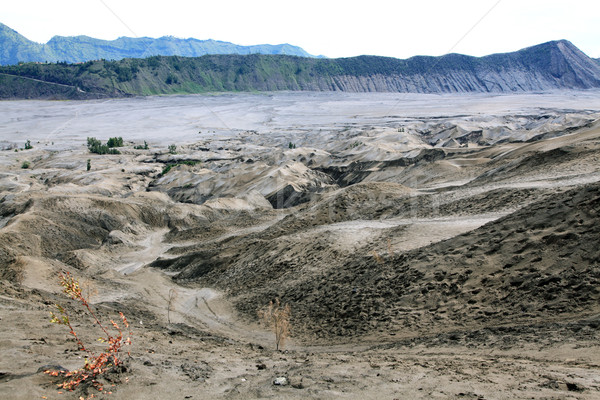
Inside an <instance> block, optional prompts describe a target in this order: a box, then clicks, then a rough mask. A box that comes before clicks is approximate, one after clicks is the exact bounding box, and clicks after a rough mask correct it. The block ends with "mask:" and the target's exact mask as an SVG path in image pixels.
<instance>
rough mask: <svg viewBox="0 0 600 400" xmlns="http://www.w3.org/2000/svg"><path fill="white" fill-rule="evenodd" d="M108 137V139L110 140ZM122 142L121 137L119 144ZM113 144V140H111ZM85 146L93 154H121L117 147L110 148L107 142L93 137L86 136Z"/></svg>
mask: <svg viewBox="0 0 600 400" xmlns="http://www.w3.org/2000/svg"><path fill="white" fill-rule="evenodd" d="M111 139H121V138H111ZM111 139H109V141H110V140H111ZM122 143H123V139H121V145H122ZM113 144H114V141H113ZM87 147H88V150H89V151H90V153H94V154H121V152H120V151H119V150H117V149H114V148H111V147H110V146H108V144H102V142H101V141H99V140H98V139H96V138H95V137H89V138H87Z"/></svg>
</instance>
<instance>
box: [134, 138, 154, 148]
mask: <svg viewBox="0 0 600 400" xmlns="http://www.w3.org/2000/svg"><path fill="white" fill-rule="evenodd" d="M133 148H134V149H136V150H148V149H149V148H150V147H148V143H147V142H146V141H145V140H144V145H143V146H142V145H140V144H138V145H135V146H133Z"/></svg>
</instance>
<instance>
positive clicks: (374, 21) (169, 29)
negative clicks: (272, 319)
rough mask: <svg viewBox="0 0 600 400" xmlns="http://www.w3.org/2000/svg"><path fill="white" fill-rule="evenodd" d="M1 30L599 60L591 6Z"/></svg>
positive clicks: (284, 6) (270, 5)
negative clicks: (566, 45) (562, 43)
mask: <svg viewBox="0 0 600 400" xmlns="http://www.w3.org/2000/svg"><path fill="white" fill-rule="evenodd" d="M3 3H4V4H2V6H1V7H0V22H1V23H3V24H5V25H8V26H9V27H11V28H12V29H14V30H16V31H17V32H19V33H20V34H22V35H23V36H25V37H26V38H28V39H30V40H33V41H36V42H39V43H46V42H47V41H48V40H50V38H51V37H52V36H54V35H60V36H77V35H87V36H91V37H95V38H99V39H106V40H112V39H116V38H118V37H121V36H128V37H142V36H148V37H154V38H157V37H161V36H175V37H180V38H190V37H193V38H196V39H215V40H222V41H226V42H232V43H236V44H241V45H252V44H280V43H289V44H293V45H296V46H300V47H302V48H303V49H304V50H306V51H308V52H309V53H310V54H313V55H325V56H327V57H351V56H357V55H363V54H369V55H379V56H389V57H397V58H408V57H411V56H415V55H431V56H438V55H443V54H447V53H461V54H468V55H472V56H483V55H487V54H492V53H501V52H510V51H516V50H519V49H522V48H525V47H528V46H533V45H536V44H539V43H543V42H547V41H550V40H558V39H567V40H570V41H571V42H572V43H573V44H574V45H575V46H577V47H579V48H580V49H581V50H582V51H583V52H584V53H586V54H587V55H589V56H591V57H595V58H599V57H600V1H598V0H593V1H588V0H570V1H566V0H559V1H556V0H543V1H541V0H452V1H449V0H444V1H438V0H414V1H402V0H395V1H390V0H385V1H382V0H369V1H365V0H362V1H353V0H344V1H338V0H318V1H317V0H296V1H286V0H252V1H249V0H169V1H161V2H156V1H148V0H143V1H142V0H20V1H10V2H9V1H7V0H3Z"/></svg>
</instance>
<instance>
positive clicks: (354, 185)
mask: <svg viewBox="0 0 600 400" xmlns="http://www.w3.org/2000/svg"><path fill="white" fill-rule="evenodd" d="M1 106H2V107H0V148H1V149H2V151H0V282H1V284H0V287H1V293H0V318H1V320H0V322H1V323H0V397H1V398H7V399H8V398H10V399H31V398H42V396H44V398H48V399H55V398H56V399H65V398H76V399H78V398H79V397H80V396H82V397H84V398H85V397H86V396H88V395H91V394H94V396H95V398H123V399H138V398H139V399H142V398H144V399H145V398H166V397H169V398H181V399H184V398H191V399H202V398H239V399H246V398H315V399H322V398H349V399H350V398H373V399H375V398H377V399H382V398H383V399H386V398H387V399H401V398H410V399H412V398H415V399H417V398H422V399H430V398H450V399H458V398H467V399H523V398H531V399H598V398H600V347H599V345H598V343H599V339H600V333H599V328H600V247H599V246H598V240H599V238H600V122H599V119H600V92H597V91H587V92H563V93H560V92H556V93H540V94H527V95H502V96H496V95H495V96H491V95H415V94H375V93H372V94H371V93H369V94H344V93H269V94H221V95H206V96H172V97H147V98H133V99H119V100H109V101H87V102H50V101H11V102H3V103H2V104H1ZM114 136H121V137H123V139H124V140H125V147H123V148H121V149H120V150H121V154H119V155H103V156H100V155H95V154H90V153H89V152H88V151H87V148H86V147H85V144H86V138H87V137H96V138H99V139H101V140H103V141H105V140H107V139H108V138H109V137H114ZM26 140H30V141H31V144H32V145H33V147H34V148H33V149H31V150H23V149H22V148H23V145H24V143H25V141H26ZM144 141H147V143H148V144H149V147H150V149H148V150H138V149H134V145H140V144H143V142H144ZM170 144H175V145H176V146H177V154H169V152H168V150H167V146H168V145H170ZM15 149H18V151H15ZM88 159H89V160H90V164H91V169H90V171H87V170H86V163H87V160H88ZM23 161H28V162H29V163H30V168H27V169H25V168H22V164H23ZM167 165H170V166H171V168H170V170H169V171H167V170H165V169H164V168H165V167H166V166H167ZM58 271H69V272H71V273H72V274H73V275H74V276H75V277H77V278H78V279H79V281H80V282H81V283H82V285H83V287H84V288H85V291H86V293H87V294H89V296H90V299H91V302H92V303H93V305H94V307H95V309H96V310H97V312H98V313H99V315H100V316H101V318H102V319H103V320H105V321H109V320H110V319H115V318H118V312H119V311H122V312H124V314H125V315H126V316H127V317H128V319H129V320H130V322H131V325H132V333H133V337H132V339H133V345H132V347H131V349H130V351H131V357H129V358H127V363H126V366H127V368H126V370H125V371H122V372H121V373H120V374H117V373H111V374H108V375H107V376H106V377H103V378H102V379H101V381H102V382H103V384H104V389H105V390H104V392H108V391H111V392H113V394H107V393H99V392H97V391H95V389H93V388H89V387H86V386H85V385H83V386H81V387H79V388H78V389H76V391H75V392H73V393H63V394H59V393H58V391H57V390H56V387H55V385H54V384H55V383H56V379H55V378H51V377H49V376H47V375H45V374H43V373H40V372H38V369H39V368H40V367H42V366H44V365H49V364H50V365H57V364H58V365H61V366H63V367H64V368H67V369H75V368H77V367H80V366H81V365H82V364H83V357H84V356H85V354H84V353H83V352H81V351H78V350H77V346H76V344H75V342H74V341H73V340H72V339H71V338H70V337H69V334H68V331H67V330H66V329H64V328H65V327H63V326H57V325H54V324H51V323H50V318H49V312H50V311H53V310H54V309H55V308H54V304H55V303H60V304H63V305H65V306H66V308H67V310H68V311H69V313H70V314H71V319H72V320H73V321H76V322H75V324H74V326H75V329H76V330H77V331H78V333H79V334H80V335H81V337H82V339H83V340H84V341H85V343H90V347H93V348H94V349H100V348H101V344H91V343H95V341H96V339H97V338H98V336H100V332H98V331H97V329H96V328H95V327H94V325H93V323H92V321H90V320H89V318H87V317H86V316H85V314H84V313H83V312H82V311H81V310H80V309H79V308H77V305H76V304H75V303H74V302H72V301H70V300H69V299H68V298H67V297H66V296H65V295H63V294H62V293H61V291H60V287H59V285H58V282H57V277H56V275H57V273H58ZM171 290H174V291H175V293H176V297H175V300H174V301H173V302H172V306H171V310H170V311H169V312H168V310H167V309H168V301H169V300H168V299H169V295H170V293H173V292H172V291H171ZM274 298H280V299H281V300H282V302H284V303H288V304H289V305H290V307H291V309H292V317H291V326H292V333H291V337H290V338H289V339H288V341H287V342H286V343H285V346H284V351H275V350H274V337H273V336H274V335H273V334H272V333H271V332H270V330H269V329H268V327H266V326H264V324H261V323H260V321H258V318H257V311H258V310H259V309H260V308H261V307H263V306H265V305H266V304H267V303H268V302H269V301H270V300H271V299H274ZM281 376H284V377H286V378H287V379H288V383H289V384H288V385H285V386H277V385H274V384H273V380H274V379H275V378H277V377H281Z"/></svg>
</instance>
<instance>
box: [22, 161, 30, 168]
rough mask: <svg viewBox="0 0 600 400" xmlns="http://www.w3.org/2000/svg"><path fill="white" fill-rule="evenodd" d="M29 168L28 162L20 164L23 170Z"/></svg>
mask: <svg viewBox="0 0 600 400" xmlns="http://www.w3.org/2000/svg"><path fill="white" fill-rule="evenodd" d="M30 166H31V164H30V163H29V161H23V164H21V168H23V169H27V168H29V167H30Z"/></svg>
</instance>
